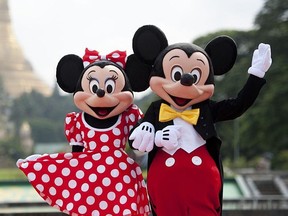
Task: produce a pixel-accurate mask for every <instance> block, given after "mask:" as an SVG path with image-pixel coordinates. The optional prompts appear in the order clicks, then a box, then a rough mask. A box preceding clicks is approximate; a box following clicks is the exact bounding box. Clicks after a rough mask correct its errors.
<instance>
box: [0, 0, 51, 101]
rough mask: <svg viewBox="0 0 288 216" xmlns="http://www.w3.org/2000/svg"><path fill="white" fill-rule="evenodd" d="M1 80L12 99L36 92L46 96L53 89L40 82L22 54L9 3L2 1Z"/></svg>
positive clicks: (0, 15) (0, 7)
mask: <svg viewBox="0 0 288 216" xmlns="http://www.w3.org/2000/svg"><path fill="white" fill-rule="evenodd" d="M0 79H1V81H2V83H3V85H4V90H5V91H6V92H7V93H8V95H9V96H10V97H12V98H17V97H18V96H20V95H21V94H22V93H26V92H31V91H32V90H35V91H37V92H39V93H42V94H43V95H45V96H49V95H50V94H51V93H52V89H51V88H50V87H49V86H48V84H46V83H44V81H42V80H40V79H39V78H38V77H37V76H36V74H35V73H33V68H32V66H31V64H30V63H29V62H28V61H27V59H26V58H25V56H24V55H23V53H22V50H21V47H20V45H19V43H18V41H17V40H16V37H15V35H14V32H13V30H12V26H11V20H10V14H9V8H8V1H7V0H1V1H0Z"/></svg>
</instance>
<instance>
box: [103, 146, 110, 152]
mask: <svg viewBox="0 0 288 216" xmlns="http://www.w3.org/2000/svg"><path fill="white" fill-rule="evenodd" d="M101 151H102V152H108V151H109V147H108V146H103V147H102V148H101Z"/></svg>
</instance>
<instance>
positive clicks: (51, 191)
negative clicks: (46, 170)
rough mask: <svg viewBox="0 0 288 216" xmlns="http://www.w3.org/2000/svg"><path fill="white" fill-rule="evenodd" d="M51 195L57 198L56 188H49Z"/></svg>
mask: <svg viewBox="0 0 288 216" xmlns="http://www.w3.org/2000/svg"><path fill="white" fill-rule="evenodd" d="M49 193H50V195H52V196H55V194H56V189H55V188H54V187H50V188H49Z"/></svg>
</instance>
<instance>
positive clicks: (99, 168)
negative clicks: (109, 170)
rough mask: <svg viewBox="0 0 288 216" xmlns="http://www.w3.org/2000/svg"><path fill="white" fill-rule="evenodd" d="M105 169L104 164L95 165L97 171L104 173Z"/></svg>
mask: <svg viewBox="0 0 288 216" xmlns="http://www.w3.org/2000/svg"><path fill="white" fill-rule="evenodd" d="M105 170H106V168H105V166H103V165H99V166H98V167H97V171H98V172H99V173H104V172H105Z"/></svg>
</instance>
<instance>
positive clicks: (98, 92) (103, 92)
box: [96, 89, 105, 98]
mask: <svg viewBox="0 0 288 216" xmlns="http://www.w3.org/2000/svg"><path fill="white" fill-rule="evenodd" d="M96 94H97V96H98V97H100V98H101V97H104V95H105V91H104V90H103V89H97V91H96Z"/></svg>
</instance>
